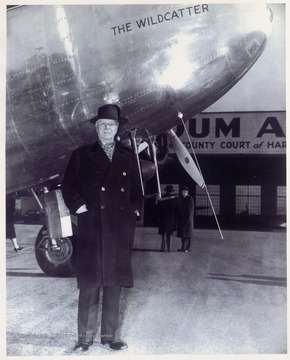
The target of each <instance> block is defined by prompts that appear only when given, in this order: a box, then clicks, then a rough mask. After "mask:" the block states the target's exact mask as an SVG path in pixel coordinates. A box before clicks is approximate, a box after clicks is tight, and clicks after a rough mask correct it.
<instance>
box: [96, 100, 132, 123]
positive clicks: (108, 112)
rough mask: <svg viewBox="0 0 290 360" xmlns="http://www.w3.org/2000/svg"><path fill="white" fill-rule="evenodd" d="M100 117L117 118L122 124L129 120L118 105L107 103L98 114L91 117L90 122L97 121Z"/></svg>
mask: <svg viewBox="0 0 290 360" xmlns="http://www.w3.org/2000/svg"><path fill="white" fill-rule="evenodd" d="M100 119H108V120H116V121H118V122H119V124H120V125H122V124H125V123H126V122H127V121H128V120H127V119H126V118H124V117H122V115H121V110H120V108H119V106H118V105H112V104H106V105H103V106H101V107H100V108H99V110H98V115H97V116H94V117H93V118H92V119H90V122H91V123H92V124H94V125H95V123H96V122H97V121H98V120H100Z"/></svg>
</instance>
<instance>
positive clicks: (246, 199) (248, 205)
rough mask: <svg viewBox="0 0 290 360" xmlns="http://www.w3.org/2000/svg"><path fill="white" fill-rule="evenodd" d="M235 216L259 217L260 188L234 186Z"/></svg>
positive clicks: (254, 186)
mask: <svg viewBox="0 0 290 360" xmlns="http://www.w3.org/2000/svg"><path fill="white" fill-rule="evenodd" d="M236 215H261V186H256V185H237V186H236Z"/></svg>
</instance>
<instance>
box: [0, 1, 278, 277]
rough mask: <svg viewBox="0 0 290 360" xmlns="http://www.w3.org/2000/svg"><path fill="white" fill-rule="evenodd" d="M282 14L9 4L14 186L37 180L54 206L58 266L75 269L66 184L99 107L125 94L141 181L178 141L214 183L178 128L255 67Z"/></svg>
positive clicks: (9, 157) (49, 240) (50, 243)
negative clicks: (276, 16)
mask: <svg viewBox="0 0 290 360" xmlns="http://www.w3.org/2000/svg"><path fill="white" fill-rule="evenodd" d="M272 20H273V14H272V11H271V9H270V8H269V7H267V6H266V4H260V3H249V4H248V3H246V4H222V5H221V4H220V5H219V4H188V5H181V4H159V5H157V4H146V5H145V4H144V5H141V4H140V5H137V4H136V5H31V6H29V5H25V6H16V7H13V8H11V9H8V10H7V51H6V53H7V81H6V89H7V94H6V99H7V101H6V113H7V115H6V192H7V193H8V194H9V193H13V192H16V191H19V190H21V189H32V193H33V194H34V196H35V197H36V199H37V201H38V202H39V205H40V207H42V208H43V211H44V212H45V219H46V225H44V226H43V227H42V228H41V229H40V231H39V234H38V236H37V239H36V243H35V254H36V259H37V261H38V264H39V266H40V268H41V269H42V270H43V271H44V272H45V273H46V274H49V275H53V276H70V275H72V274H73V273H74V257H73V254H74V252H73V243H74V238H73V229H72V228H73V227H74V226H75V223H76V221H75V219H74V218H73V217H72V216H70V214H69V213H68V210H67V209H66V208H65V206H64V204H63V200H62V196H61V189H60V183H61V180H62V176H63V174H64V171H65V168H66V165H67V162H68V159H69V157H70V154H71V152H72V150H74V149H76V148H77V147H80V146H82V145H83V144H86V143H90V142H94V140H95V133H94V131H92V125H91V124H90V122H89V119H90V118H92V117H93V116H95V115H96V114H97V110H98V108H99V107H100V106H101V105H103V104H105V103H114V104H117V105H119V106H120V108H121V109H122V113H123V114H125V116H126V117H127V118H128V120H129V121H128V123H127V124H125V125H124V126H123V128H121V131H120V139H121V141H122V142H123V143H124V144H125V145H126V146H128V147H130V148H131V149H132V151H134V152H135V154H136V156H137V158H138V159H139V158H140V159H139V165H140V179H141V181H146V180H147V179H149V178H150V177H152V176H154V175H156V177H158V167H160V166H162V164H164V163H165V162H166V158H167V154H168V144H169V142H170V143H171V145H172V147H173V149H174V150H175V151H176V154H177V157H178V159H179V160H180V162H181V163H182V165H183V166H184V168H185V170H186V171H187V172H189V173H190V174H191V176H192V178H193V179H194V180H195V181H196V183H197V184H198V185H199V186H201V187H203V186H204V180H203V177H202V174H201V172H200V169H199V168H198V167H197V166H196V164H195V162H194V161H193V160H192V157H191V155H190V154H189V153H188V151H187V150H186V149H185V147H184V146H183V145H182V143H181V142H180V140H179V139H178V137H177V136H176V134H175V133H174V127H176V126H178V125H180V124H181V123H183V118H184V119H185V121H186V120H188V119H189V118H191V117H193V116H194V115H196V114H198V113H200V112H201V111H203V110H205V109H206V108H207V107H209V106H210V105H211V104H213V103H214V102H215V101H217V100H218V99H219V98H221V97H222V96H223V95H224V94H225V93H226V92H228V91H229V90H230V89H231V88H232V87H233V86H234V85H235V84H236V83H237V82H238V81H239V80H240V79H241V78H242V77H243V76H244V75H245V74H246V73H247V72H248V70H249V69H250V68H251V67H252V66H253V64H254V63H255V62H256V61H257V59H258V58H259V57H260V55H261V54H262V53H263V50H264V49H265V46H266V44H267V39H268V37H269V35H270V33H271V23H272ZM148 149H151V151H149V152H148ZM142 154H143V155H142ZM144 154H145V155H146V156H144ZM148 154H149V155H148ZM142 156H143V158H142ZM157 180H158V179H157ZM158 189H159V192H160V186H159V188H158ZM71 224H73V225H71Z"/></svg>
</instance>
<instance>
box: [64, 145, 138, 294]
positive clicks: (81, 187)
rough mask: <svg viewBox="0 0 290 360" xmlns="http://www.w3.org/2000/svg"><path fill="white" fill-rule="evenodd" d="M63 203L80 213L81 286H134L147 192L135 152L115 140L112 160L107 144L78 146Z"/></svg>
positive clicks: (78, 262) (67, 174)
mask: <svg viewBox="0 0 290 360" xmlns="http://www.w3.org/2000/svg"><path fill="white" fill-rule="evenodd" d="M62 193H63V198H64V201H65V203H66V205H67V207H68V208H69V210H70V212H71V213H72V214H76V210H77V209H79V208H80V206H82V205H83V204H86V206H87V209H88V211H87V212H84V213H81V214H76V215H77V218H78V226H77V234H76V238H77V241H76V252H75V256H76V275H77V280H78V287H79V288H80V287H83V286H90V287H92V286H93V287H94V286H123V287H131V286H133V276H132V266H131V253H132V247H133V239H134V230H135V222H136V214H135V213H134V211H135V210H138V211H139V212H140V213H141V207H142V200H143V196H142V192H141V184H140V179H139V173H138V168H137V162H136V160H135V158H134V155H133V154H131V153H130V152H128V151H127V150H126V149H124V148H122V147H121V145H120V144H116V146H115V150H114V155H113V159H112V162H110V161H109V159H108V157H107V155H106V154H105V152H104V151H103V149H102V147H101V146H100V145H99V144H98V143H96V144H94V145H92V146H87V147H83V148H80V149H77V150H75V151H74V152H73V153H72V156H71V158H70V160H69V163H68V166H67V169H66V172H65V175H64V178H63V181H62Z"/></svg>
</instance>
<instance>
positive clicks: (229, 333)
mask: <svg viewBox="0 0 290 360" xmlns="http://www.w3.org/2000/svg"><path fill="white" fill-rule="evenodd" d="M39 228H40V226H38V225H16V232H17V235H18V239H19V243H20V244H21V245H23V246H24V247H25V248H24V250H22V251H21V252H20V253H17V254H16V253H15V252H14V251H13V248H12V245H11V243H10V242H8V241H7V243H6V270H7V277H6V279H7V291H6V292H7V310H6V312H7V314H6V317H7V329H6V330H7V349H6V350H7V351H6V353H7V355H9V356H18V355H22V356H46V355H53V356H57V355H66V356H72V355H73V356H74V355H78V354H76V353H75V352H73V351H72V349H73V347H74V344H75V341H76V333H77V326H76V324H77V298H78V291H77V288H76V280H75V278H74V277H71V278H53V277H50V276H48V275H46V274H44V273H43V272H42V271H41V270H40V268H39V267H38V265H37V262H36V260H35V256H34V241H35V237H36V235H37V233H38V231H39ZM223 235H224V240H221V238H220V236H219V233H218V231H215V230H195V237H194V241H193V243H192V251H191V252H190V253H180V252H177V251H176V249H177V248H179V247H180V239H177V238H176V237H173V239H172V250H173V251H172V252H170V253H161V252H159V251H158V250H159V248H160V235H158V234H157V229H155V228H137V231H136V238H135V245H134V247H135V249H136V250H135V251H134V252H133V266H134V279H135V286H134V288H132V289H123V290H122V298H121V314H120V318H121V329H120V330H121V338H122V339H124V340H125V341H126V342H128V345H129V348H128V349H127V350H124V351H122V352H121V353H120V352H116V351H113V350H110V349H109V348H107V347H104V346H102V345H101V344H100V341H99V336H97V338H96V339H95V342H94V344H93V346H92V347H91V348H90V349H89V351H88V352H86V353H82V355H85V356H87V355H88V356H104V357H106V356H115V357H116V356H117V357H118V358H119V357H120V355H122V357H123V356H125V357H126V356H132V355H133V356H134V358H136V356H138V357H139V356H142V355H163V356H162V357H161V358H164V357H165V356H166V357H168V355H176V354H178V355H181V354H183V355H186V356H187V357H188V356H189V355H222V354H225V355H237V354H240V355H243V354H254V355H255V354H287V311H286V310H287V308H286V295H287V290H286V233H285V232H267V233H266V232H242V231H224V232H223ZM98 335H99V328H98ZM221 358H223V359H224V357H221ZM230 358H231V357H230ZM271 358H272V357H271Z"/></svg>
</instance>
